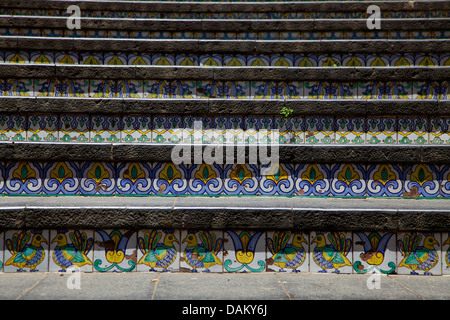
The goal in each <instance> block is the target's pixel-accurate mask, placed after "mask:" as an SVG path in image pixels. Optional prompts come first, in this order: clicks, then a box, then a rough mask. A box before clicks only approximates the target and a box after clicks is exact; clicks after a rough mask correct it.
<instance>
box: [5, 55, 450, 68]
mask: <svg viewBox="0 0 450 320" xmlns="http://www.w3.org/2000/svg"><path fill="white" fill-rule="evenodd" d="M5 61H6V58H5ZM439 65H440V66H441V67H448V66H450V54H448V53H441V55H440V56H439Z"/></svg>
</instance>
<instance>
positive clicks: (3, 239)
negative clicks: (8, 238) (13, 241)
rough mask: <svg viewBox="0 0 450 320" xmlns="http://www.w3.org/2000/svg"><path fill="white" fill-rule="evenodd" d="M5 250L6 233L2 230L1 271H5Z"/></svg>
mask: <svg viewBox="0 0 450 320" xmlns="http://www.w3.org/2000/svg"><path fill="white" fill-rule="evenodd" d="M4 250H5V233H4V232H3V230H2V231H0V273H2V272H3V265H4V264H5V262H4V261H3V258H4V257H5V254H4V252H5V251H4Z"/></svg>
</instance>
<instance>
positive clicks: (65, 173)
mask: <svg viewBox="0 0 450 320" xmlns="http://www.w3.org/2000/svg"><path fill="white" fill-rule="evenodd" d="M50 178H52V179H56V180H58V182H59V183H62V182H63V180H65V179H70V178H73V173H72V171H71V170H70V169H69V168H68V167H67V165H66V163H65V162H58V164H57V165H56V167H55V168H54V169H53V170H52V171H51V172H50Z"/></svg>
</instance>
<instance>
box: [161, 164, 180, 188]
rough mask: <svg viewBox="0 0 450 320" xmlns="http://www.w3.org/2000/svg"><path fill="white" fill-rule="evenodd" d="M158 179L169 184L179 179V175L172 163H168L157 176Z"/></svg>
mask: <svg viewBox="0 0 450 320" xmlns="http://www.w3.org/2000/svg"><path fill="white" fill-rule="evenodd" d="M159 178H160V179H162V180H166V181H167V182H168V183H169V184H171V183H172V181H173V180H175V179H181V173H180V171H179V170H178V169H177V168H175V166H174V165H173V164H172V163H168V164H166V166H165V167H164V169H163V170H162V171H161V173H160V174H159Z"/></svg>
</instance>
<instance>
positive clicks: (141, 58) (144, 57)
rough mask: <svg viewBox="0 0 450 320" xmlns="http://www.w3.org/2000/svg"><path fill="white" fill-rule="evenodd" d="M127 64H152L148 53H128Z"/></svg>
mask: <svg viewBox="0 0 450 320" xmlns="http://www.w3.org/2000/svg"><path fill="white" fill-rule="evenodd" d="M127 64H128V65H130V66H149V65H151V64H152V56H151V55H150V54H140V53H130V54H128V60H127Z"/></svg>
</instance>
